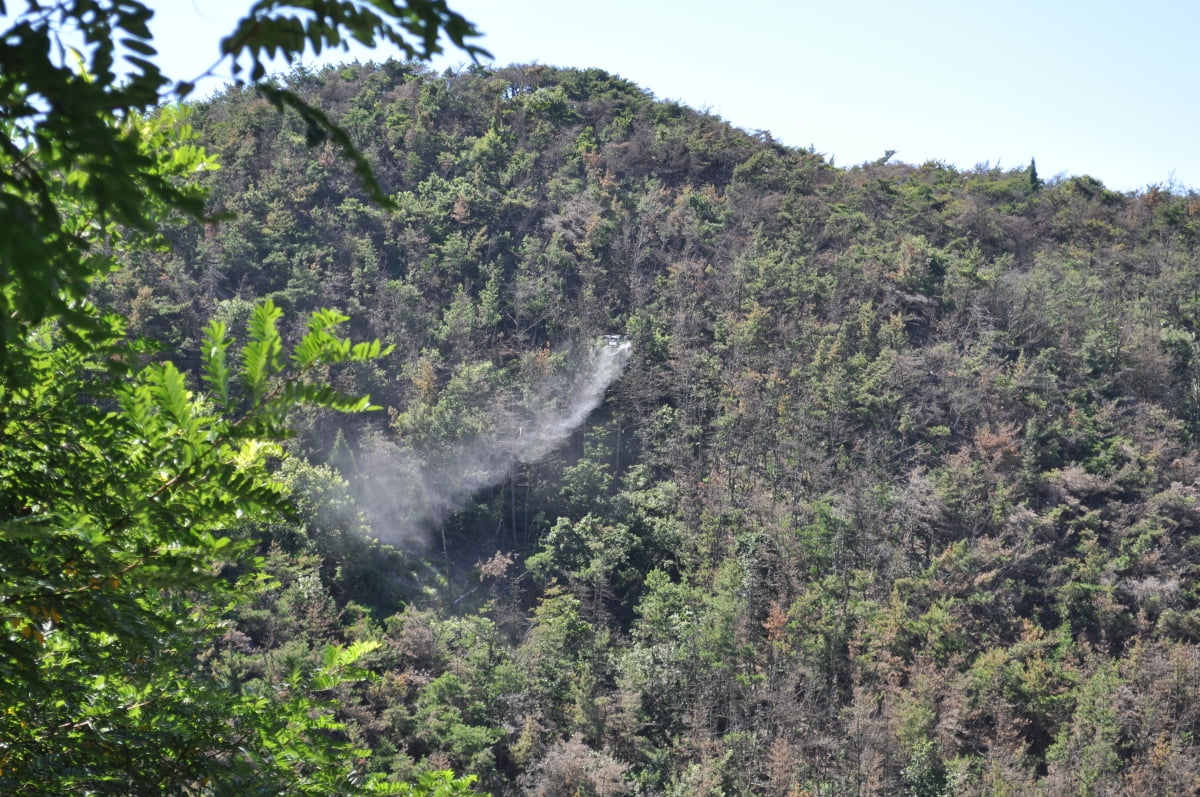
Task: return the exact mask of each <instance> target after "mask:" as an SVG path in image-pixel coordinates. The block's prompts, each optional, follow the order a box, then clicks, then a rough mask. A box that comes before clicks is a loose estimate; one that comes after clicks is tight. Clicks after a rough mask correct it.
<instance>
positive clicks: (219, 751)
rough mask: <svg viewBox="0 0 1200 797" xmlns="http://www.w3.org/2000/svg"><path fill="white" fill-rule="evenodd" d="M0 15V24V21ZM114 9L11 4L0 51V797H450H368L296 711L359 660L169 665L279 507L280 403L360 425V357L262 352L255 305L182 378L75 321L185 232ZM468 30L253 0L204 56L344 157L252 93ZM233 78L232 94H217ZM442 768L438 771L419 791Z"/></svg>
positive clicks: (185, 149) (174, 165) (358, 10)
mask: <svg viewBox="0 0 1200 797" xmlns="http://www.w3.org/2000/svg"><path fill="white" fill-rule="evenodd" d="M7 13H8V9H7V4H6V3H5V2H3V0H0V14H7ZM152 14H153V12H152V11H151V10H150V9H149V8H148V7H147V6H146V5H145V4H144V3H141V2H137V0H100V1H99V2H95V1H94V0H63V1H62V2H56V3H50V4H45V3H37V2H34V1H33V0H29V2H28V3H27V4H26V8H25V10H24V11H22V12H20V13H17V14H16V15H15V17H14V19H13V20H12V22H11V25H10V27H9V28H8V30H6V31H5V33H4V34H3V36H0V228H2V229H4V230H5V235H4V240H3V242H2V243H0V317H2V318H3V320H2V321H0V621H2V623H3V630H0V696H2V697H0V790H3V791H4V792H5V793H9V794H66V793H84V792H86V793H112V794H151V793H187V794H201V793H214V794H260V793H262V794H268V793H269V794H278V793H288V794H331V793H349V792H357V791H369V792H373V793H380V792H382V793H402V794H427V793H446V794H449V793H456V794H457V793H464V794H465V793H470V790H469V783H470V781H469V780H466V779H463V780H460V779H455V778H453V776H451V775H450V774H449V773H441V774H439V775H437V776H431V779H430V780H429V781H428V782H427V783H419V784H416V785H403V786H402V785H398V784H387V783H385V782H383V780H382V779H381V778H380V777H378V776H368V775H367V774H366V773H365V772H364V771H363V769H362V766H361V761H362V760H363V758H364V756H365V752H364V751H357V750H354V749H352V747H351V745H350V744H349V743H348V742H347V741H346V739H345V737H344V736H342V735H341V734H339V730H340V725H339V724H338V723H337V722H335V721H334V720H333V719H332V717H331V714H330V708H331V706H330V702H329V700H328V699H326V698H325V697H324V696H325V695H327V694H329V693H330V690H331V689H333V688H334V687H336V686H337V685H338V684H340V683H342V682H344V681H345V680H347V679H349V680H354V679H360V678H363V677H367V676H368V675H369V674H368V673H367V672H366V671H364V670H361V669H359V667H358V666H357V662H358V661H359V660H360V659H361V657H362V656H363V655H365V654H366V653H369V652H370V650H371V649H372V643H357V644H354V645H351V646H349V647H348V648H345V649H340V648H336V647H330V648H327V649H326V651H325V653H324V658H323V663H322V665H321V666H319V667H318V668H317V669H316V670H315V671H313V672H310V673H300V672H297V673H294V674H293V675H292V676H291V677H290V678H289V679H288V680H287V682H286V683H285V684H283V685H282V688H281V691H279V692H278V693H275V692H266V693H255V692H252V691H247V690H245V689H242V688H240V685H238V684H229V683H221V682H219V681H218V680H217V679H216V678H215V676H214V675H213V674H211V673H207V672H206V671H205V669H204V666H203V664H202V663H201V662H200V661H198V660H197V658H196V653H197V651H198V649H199V647H200V646H201V645H202V644H203V643H204V642H205V641H206V640H208V639H210V638H211V637H212V636H213V635H214V634H217V633H220V631H221V630H222V624H223V623H222V617H223V616H224V613H225V611H226V609H227V607H228V606H229V605H230V604H231V603H234V602H236V601H238V600H244V599H245V596H246V595H247V594H248V593H251V592H253V590H254V589H256V585H257V584H259V583H260V582H261V581H262V574H261V572H260V569H259V564H258V561H257V560H256V559H255V558H254V557H253V556H252V555H251V552H252V548H253V540H251V539H249V538H247V537H245V535H243V534H240V533H239V528H240V527H241V526H242V525H243V523H244V519H246V518H251V517H257V516H264V515H272V514H275V515H277V514H280V513H286V512H287V504H286V501H285V500H284V495H283V490H282V488H281V486H280V484H279V483H278V482H277V481H276V478H275V476H274V475H273V473H272V463H273V462H274V461H276V460H278V459H279V458H281V457H283V456H285V454H284V451H283V449H282V448H281V446H280V442H281V441H282V440H283V439H284V438H285V437H286V436H287V434H288V431H287V430H288V427H287V419H288V413H289V411H290V410H292V409H293V408H295V407H298V406H300V405H306V404H307V405H312V406H316V407H323V408H327V409H332V410H337V411H343V412H359V411H363V410H366V409H369V408H370V406H369V402H368V400H367V399H366V398H363V397H355V396H349V395H344V394H342V393H339V392H338V391H336V390H334V389H333V388H331V387H330V386H329V385H328V384H326V383H325V382H324V381H323V380H324V378H325V376H326V373H327V371H328V369H329V368H330V367H332V366H334V365H336V364H338V363H348V362H356V361H364V360H370V359H374V358H377V357H379V356H381V355H383V354H385V353H386V351H385V350H384V349H383V347H381V346H380V344H379V343H378V342H374V343H370V342H366V343H352V342H351V341H349V340H347V339H345V338H342V337H341V336H339V335H338V334H337V327H338V326H339V325H340V324H342V323H343V322H345V321H346V320H347V318H346V317H345V316H342V315H340V314H338V313H336V312H333V311H328V310H325V311H319V312H316V313H314V314H313V315H312V317H311V318H310V320H309V322H308V326H307V331H306V333H305V334H304V335H303V337H302V339H301V340H299V341H297V342H295V344H294V345H293V346H292V347H291V352H290V357H285V356H284V350H285V344H284V341H283V340H282V338H281V337H280V335H279V333H278V331H277V325H278V322H279V319H280V316H281V312H280V311H279V310H278V309H277V308H275V307H274V305H272V304H271V303H270V302H269V301H267V302H263V303H260V304H259V305H258V306H257V307H256V308H255V309H254V312H253V314H252V317H251V319H250V323H249V328H248V331H247V336H246V339H245V341H244V342H243V343H241V344H240V345H238V344H237V343H236V342H235V341H234V340H233V338H232V337H230V335H229V334H228V330H227V329H226V327H225V325H224V324H222V323H220V322H213V323H212V324H210V325H209V327H208V328H207V330H206V331H205V334H204V340H203V351H202V352H201V356H200V361H201V364H202V377H201V380H200V382H201V384H195V383H189V379H188V378H187V377H186V376H185V374H184V373H183V372H181V371H180V370H179V368H177V367H176V365H175V364H173V363H172V362H170V361H169V360H165V359H160V355H159V353H158V351H157V349H156V347H155V346H154V344H153V343H152V342H144V341H136V340H129V339H128V337H127V335H126V334H125V328H124V324H123V322H122V320H121V319H119V318H117V317H115V316H113V315H111V314H107V313H104V312H102V311H101V310H99V309H97V308H96V307H94V306H92V305H91V304H90V303H89V302H88V294H89V287H90V285H91V283H92V281H94V280H95V279H97V278H99V277H101V276H103V275H104V274H106V273H108V272H110V271H112V270H115V269H117V268H118V267H119V265H120V262H121V259H122V256H123V255H124V254H126V253H128V252H129V251H130V250H131V249H132V248H134V247H141V246H156V245H161V244H162V241H161V238H160V234H159V232H160V229H161V226H162V225H163V224H164V223H165V221H166V220H168V219H169V218H171V217H172V216H174V215H178V214H184V215H186V216H190V217H193V218H201V217H203V215H204V193H203V192H202V191H201V190H200V189H199V188H197V186H196V183H195V181H194V176H195V174H196V173H197V172H199V171H203V170H205V169H210V168H213V167H214V164H213V163H212V161H211V160H210V159H209V158H208V157H207V155H206V154H205V153H204V152H203V150H202V149H200V148H198V147H197V146H195V144H194V142H193V141H192V136H191V133H190V130H189V128H188V127H187V124H186V115H187V114H186V111H184V110H181V109H178V108H176V107H172V106H162V105H161V103H163V102H164V101H165V100H167V99H170V98H174V99H176V100H181V99H183V98H185V97H186V96H187V95H188V94H189V93H190V92H191V90H192V84H191V83H190V82H188V81H178V82H175V83H173V84H172V82H171V80H169V79H168V78H167V76H165V75H163V74H162V72H161V70H160V69H159V67H158V66H157V65H156V63H155V62H154V56H155V55H156V52H155V49H154V45H153V40H152V37H151V34H150V31H149V29H148V28H147V24H146V23H147V21H148V20H149V19H150V18H151V16H152ZM442 35H445V36H447V37H448V38H449V39H450V40H451V41H452V42H453V43H454V44H456V45H457V46H459V47H462V48H463V49H464V50H466V51H467V52H468V53H471V54H472V55H475V54H478V53H482V52H483V51H482V50H480V49H479V48H478V47H475V46H474V45H471V44H468V43H467V42H466V39H467V38H468V37H471V36H474V35H476V34H475V31H474V29H473V28H472V26H471V25H470V24H469V23H468V22H466V20H464V19H463V18H462V17H461V16H459V15H458V14H456V13H454V12H452V11H450V10H449V9H448V8H447V6H446V4H445V2H444V0H409V2H407V3H405V4H396V3H394V2H372V3H361V2H349V1H342V0H308V1H303V0H301V1H298V2H291V3H288V2H277V0H260V2H256V3H254V4H253V5H252V6H251V8H250V11H249V12H248V14H247V16H246V17H245V18H244V19H242V20H241V21H240V22H239V23H238V25H237V26H236V28H235V29H234V31H233V33H232V34H231V35H230V36H229V37H227V38H226V39H224V40H223V41H222V42H221V54H222V55H221V57H222V60H226V59H227V60H229V61H230V62H231V64H232V69H233V73H234V75H235V76H238V78H237V79H238V80H239V81H240V82H248V83H249V84H251V85H253V86H254V87H255V88H256V89H257V90H259V91H260V92H262V94H263V95H264V96H265V97H266V98H267V99H268V100H269V101H270V102H271V103H272V104H273V105H275V106H276V107H277V108H280V109H284V108H288V109H291V110H293V111H295V112H296V113H298V114H299V115H300V116H301V118H302V119H303V120H304V122H305V125H306V128H307V132H308V139H309V142H310V143H315V142H319V141H321V140H325V139H332V140H333V141H334V142H335V143H336V144H338V145H339V146H340V147H341V148H342V150H343V152H344V153H345V155H346V156H347V157H348V158H350V159H351V160H352V161H353V162H354V164H355V167H356V170H357V171H358V172H359V173H360V175H361V176H362V177H363V179H364V180H365V182H366V184H367V187H368V189H369V190H370V191H371V192H372V193H374V194H375V195H376V196H377V197H379V196H380V194H381V192H380V191H379V189H378V186H377V185H375V184H374V182H373V178H372V177H371V175H370V170H369V168H368V167H367V164H366V161H365V159H364V158H363V157H362V156H361V155H360V154H359V153H358V152H357V151H356V150H355V149H354V147H353V146H352V145H351V143H350V140H349V138H348V137H347V136H346V134H345V133H344V132H342V131H341V130H339V129H338V128H337V127H335V126H334V125H333V124H332V123H330V121H329V120H328V118H327V117H326V116H325V115H324V114H323V113H322V112H321V111H320V110H318V109H316V108H313V107H311V106H309V105H308V104H307V103H305V102H303V101H302V100H300V98H298V97H297V96H295V95H294V94H293V93H291V92H289V91H287V90H285V89H281V88H279V87H278V86H275V85H274V84H272V83H271V82H270V81H268V80H267V79H266V70H265V66H264V59H265V58H269V57H273V56H275V55H278V54H282V55H283V56H284V57H285V58H286V59H287V60H289V61H291V60H293V59H294V58H296V57H297V56H299V55H300V54H302V53H303V52H304V50H305V48H306V46H311V47H312V48H313V50H314V51H316V52H320V50H321V49H322V48H323V47H327V46H336V45H340V44H342V43H343V41H344V37H349V38H353V39H355V40H357V41H360V42H362V43H365V44H368V45H371V44H374V43H375V42H376V41H379V40H382V41H387V42H390V43H391V44H394V45H396V46H397V47H399V48H400V50H401V51H402V52H403V53H405V54H406V55H407V56H409V57H420V58H427V57H429V56H430V55H431V54H433V53H435V52H437V51H438V50H439V49H440V44H439V38H440V37H441V36H442ZM247 72H248V74H249V77H248V79H247V78H244V77H243V75H245V74H246V73H247ZM443 775H444V777H443Z"/></svg>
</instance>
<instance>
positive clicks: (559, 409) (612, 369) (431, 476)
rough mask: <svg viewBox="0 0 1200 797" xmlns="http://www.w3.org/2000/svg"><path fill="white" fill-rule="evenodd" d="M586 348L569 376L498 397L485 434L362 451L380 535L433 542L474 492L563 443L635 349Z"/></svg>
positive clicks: (368, 499)
mask: <svg viewBox="0 0 1200 797" xmlns="http://www.w3.org/2000/svg"><path fill="white" fill-rule="evenodd" d="M584 349H585V350H584V351H583V353H582V354H575V355H574V356H571V357H570V358H569V359H570V360H571V361H573V362H572V367H570V368H569V369H568V370H567V372H566V373H563V374H555V375H553V376H549V377H546V378H545V379H543V380H541V381H539V383H537V384H534V385H526V386H523V388H524V389H523V390H522V394H521V396H520V397H514V396H512V395H511V394H510V395H506V396H504V397H501V398H498V399H496V400H495V401H494V402H493V404H492V405H490V406H489V407H488V408H487V417H488V418H489V419H490V420H492V421H493V422H492V423H491V424H490V427H489V429H488V430H487V431H486V432H482V433H478V434H472V435H469V436H466V437H464V438H462V439H458V440H455V441H453V442H452V443H450V444H448V445H446V444H443V445H439V446H438V447H437V448H436V449H434V450H430V449H421V448H411V447H406V446H403V445H398V444H395V443H382V444H377V445H376V446H374V447H373V448H372V449H371V450H370V451H367V452H364V454H363V456H362V457H361V458H360V459H359V461H358V470H359V473H360V474H361V476H360V478H359V479H358V480H357V484H356V492H357V493H358V496H357V497H358V501H359V504H360V506H361V507H362V508H363V510H364V511H365V513H366V515H367V518H368V520H369V521H370V525H371V529H372V532H373V533H374V534H375V536H376V537H378V538H379V539H380V540H382V541H384V542H388V543H391V544H394V545H413V544H424V543H427V542H428V535H429V531H430V529H431V528H432V527H433V526H435V525H436V524H438V523H440V522H441V521H443V520H445V519H446V518H447V517H448V516H449V515H451V514H452V513H454V512H455V511H456V510H458V509H459V508H460V507H461V506H462V505H463V503H464V502H465V501H466V500H467V499H468V498H470V497H471V496H472V495H473V494H475V493H476V492H478V491H479V490H482V489H484V488H486V487H490V486H492V485H496V484H500V483H502V482H503V481H505V480H506V479H507V478H508V476H509V475H510V474H511V473H512V470H513V468H514V467H516V466H517V465H519V464H525V463H532V462H537V461H538V460H540V459H542V458H544V457H546V456H547V455H548V454H550V453H551V452H553V451H554V450H555V449H556V448H558V447H559V446H560V445H562V443H563V442H564V441H565V440H566V439H567V438H568V437H569V436H570V435H571V433H572V432H574V431H575V430H576V429H578V428H579V426H580V425H581V424H582V423H583V422H584V421H585V420H586V419H587V417H588V415H589V414H590V413H591V412H592V410H594V409H596V407H598V406H599V405H600V402H601V401H603V400H604V392H605V391H606V390H607V389H608V386H609V385H611V384H612V383H613V382H614V381H616V379H617V378H618V377H619V376H620V375H621V372H622V371H623V370H624V369H625V364H626V363H627V362H628V361H629V356H630V353H631V347H630V344H629V343H628V342H627V341H622V340H616V339H609V340H608V341H607V342H604V341H603V340H602V341H601V342H598V343H592V344H590V345H587V346H586V347H584Z"/></svg>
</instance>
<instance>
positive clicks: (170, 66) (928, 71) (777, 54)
mask: <svg viewBox="0 0 1200 797" xmlns="http://www.w3.org/2000/svg"><path fill="white" fill-rule="evenodd" d="M151 5H154V6H156V7H157V8H158V9H159V19H158V21H157V24H155V25H154V29H155V31H156V35H158V36H159V37H160V51H161V52H162V54H163V58H164V63H165V65H166V71H167V72H168V74H169V75H171V76H172V77H176V78H183V77H190V76H193V75H195V74H197V73H199V72H202V71H203V70H204V69H205V68H206V67H207V66H208V65H209V64H211V62H212V61H213V60H214V59H215V56H216V52H217V41H218V40H219V39H220V37H221V36H222V35H223V34H224V33H226V32H228V30H230V29H231V27H232V24H233V20H234V19H235V17H236V16H237V14H238V12H239V11H241V10H244V9H245V8H246V7H248V5H249V0H157V2H152V3H151ZM450 5H451V7H452V8H454V9H455V10H457V11H459V12H460V13H462V14H463V15H464V16H466V17H467V18H468V19H471V20H472V21H474V22H475V23H476V24H477V25H478V27H479V28H480V29H481V30H482V31H483V32H484V38H483V39H482V41H481V42H480V43H481V44H482V46H484V47H486V48H487V49H489V50H491V52H492V53H493V55H494V56H495V62H494V63H495V64H497V65H500V64H507V63H541V64H549V65H554V66H577V67H599V68H601V69H605V70H607V71H609V72H613V73H615V74H618V75H621V76H622V77H624V78H627V79H628V80H631V81H633V82H634V83H636V84H638V85H639V86H641V87H642V88H645V89H647V90H649V91H651V92H653V93H654V95H655V96H657V97H659V98H662V99H673V100H678V101H680V102H682V103H684V104H687V105H690V106H692V107H695V108H700V109H707V110H709V111H711V112H712V113H715V114H717V115H719V116H721V117H722V118H724V119H726V120H728V121H729V122H731V123H732V124H734V125H736V126H738V127H742V128H745V129H748V130H767V131H770V133H771V134H772V135H773V136H775V137H776V138H777V139H779V140H781V141H782V142H784V143H785V144H789V145H794V146H804V147H807V146H810V145H811V146H813V147H815V148H816V150H817V151H818V152H822V153H824V154H826V155H827V156H829V157H832V158H833V159H834V160H835V161H836V163H838V164H839V165H851V164H855V163H861V162H863V161H866V160H874V159H875V158H878V157H879V156H881V155H882V154H883V153H884V151H885V150H889V149H894V150H896V151H897V154H896V158H897V159H898V160H903V161H906V162H909V163H921V162H923V161H926V160H930V159H936V160H941V161H944V162H947V163H951V164H954V165H955V166H958V167H960V168H971V167H972V166H974V165H975V164H977V163H981V162H985V161H986V162H990V163H992V164H997V163H998V164H1000V165H1001V166H1004V167H1022V166H1024V165H1026V164H1027V163H1028V162H1029V159H1030V157H1035V158H1037V163H1038V171H1039V172H1040V173H1041V174H1042V176H1043V177H1051V176H1054V175H1056V174H1060V173H1064V174H1091V175H1092V176H1094V177H1097V178H1099V179H1100V180H1102V181H1103V182H1104V183H1105V184H1106V185H1108V186H1109V187H1110V188H1115V189H1119V190H1134V189H1139V188H1143V187H1145V186H1147V185H1149V184H1154V183H1159V184H1166V183H1168V181H1170V180H1171V179H1172V178H1173V179H1174V181H1175V184H1176V186H1177V187H1180V188H1182V187H1187V186H1196V187H1200V148H1198V147H1197V141H1196V133H1197V131H1200V107H1198V105H1197V102H1196V100H1197V96H1196V95H1197V88H1196V87H1197V85H1200V47H1198V46H1197V44H1196V37H1197V35H1200V3H1198V2H1192V1H1191V0H1141V2H1138V3H1134V2H1133V0H1124V1H1123V2H1114V1H1113V0H1091V1H1090V2H1079V1H1077V0H1058V1H1057V2H1056V0H1040V1H1039V0H1006V1H1005V2H1002V3H1001V2H986V1H983V0H911V1H910V2H905V0H890V1H885V0H836V1H834V0H831V1H830V2H823V3H816V2H806V1H805V0H792V2H780V1H779V0H774V1H769V0H740V1H739V2H728V1H726V2H716V0H692V1H691V2H687V3H683V2H655V0H640V1H635V0H606V1H605V2H590V3H578V2H571V0H451V2H450ZM360 55H361V57H363V58H364V59H365V58H369V57H374V58H376V59H379V60H382V59H383V58H385V57H387V55H389V53H387V52H386V51H383V50H379V51H376V52H375V53H373V54H360ZM348 57H350V58H352V57H353V56H348ZM343 58H347V56H344V55H339V56H337V57H336V60H341V59H343ZM322 60H327V59H322ZM462 60H463V59H462V58H461V56H459V55H457V54H452V55H451V57H450V58H449V59H443V60H440V61H438V62H437V63H436V65H437V66H439V68H440V67H444V66H447V65H451V64H458V63H461V62H462Z"/></svg>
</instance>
